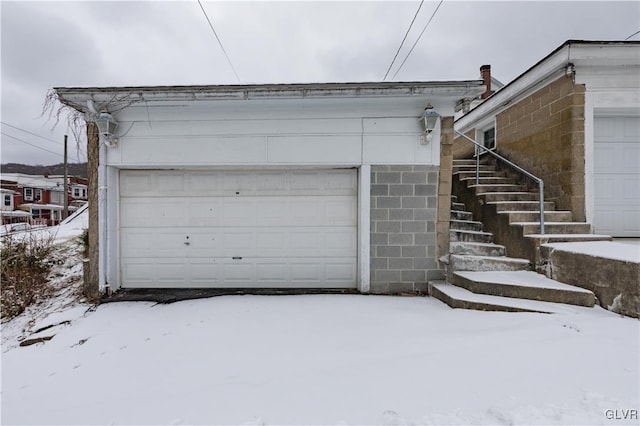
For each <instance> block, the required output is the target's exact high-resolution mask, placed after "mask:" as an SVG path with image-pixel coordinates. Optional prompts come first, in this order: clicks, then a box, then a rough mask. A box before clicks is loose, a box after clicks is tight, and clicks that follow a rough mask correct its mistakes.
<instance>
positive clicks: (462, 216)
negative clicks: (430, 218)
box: [451, 210, 524, 222]
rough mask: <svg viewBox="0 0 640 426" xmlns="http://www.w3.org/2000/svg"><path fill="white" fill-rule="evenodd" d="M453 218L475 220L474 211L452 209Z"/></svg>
mask: <svg viewBox="0 0 640 426" xmlns="http://www.w3.org/2000/svg"><path fill="white" fill-rule="evenodd" d="M451 219H454V220H473V213H471V212H463V211H456V210H452V211H451ZM523 222H524V221H523Z"/></svg>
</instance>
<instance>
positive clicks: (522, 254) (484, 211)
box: [452, 159, 611, 267]
mask: <svg viewBox="0 0 640 426" xmlns="http://www.w3.org/2000/svg"><path fill="white" fill-rule="evenodd" d="M490 161H491V160H489V159H483V160H482V164H481V165H480V173H479V181H478V184H476V163H475V160H474V159H470V160H454V161H453V190H452V192H453V193H454V194H456V195H457V197H458V199H459V200H460V202H462V203H464V204H465V205H466V206H467V207H468V208H469V210H470V211H471V212H472V214H473V216H474V217H475V218H477V219H478V220H480V221H482V223H483V224H484V227H485V230H487V231H489V232H491V233H492V234H493V236H494V238H495V239H496V241H499V242H500V243H501V244H503V245H505V246H506V248H507V250H508V251H509V253H510V254H511V255H512V256H517V257H519V258H525V259H528V260H529V261H530V262H531V263H532V264H533V265H534V266H535V267H541V263H542V261H541V259H540V245H542V244H546V243H551V242H574V241H603V240H604V241H610V240H611V237H610V236H608V235H594V234H591V225H590V224H589V223H586V222H574V221H573V215H572V213H571V212H570V211H563V210H556V205H555V203H554V202H551V201H545V203H544V209H545V213H544V219H545V235H540V212H539V206H540V194H539V193H538V189H537V188H534V189H530V188H529V187H528V186H527V184H526V182H525V183H523V180H522V178H520V177H519V176H518V175H517V174H516V173H515V172H513V171H511V170H510V169H501V168H498V167H497V165H496V164H493V163H491V162H490Z"/></svg>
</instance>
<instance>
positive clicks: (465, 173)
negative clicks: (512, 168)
mask: <svg viewBox="0 0 640 426" xmlns="http://www.w3.org/2000/svg"><path fill="white" fill-rule="evenodd" d="M478 174H479V175H480V177H494V176H497V177H507V172H506V171H498V170H479V173H478ZM453 176H458V179H460V180H462V179H464V178H474V179H475V177H476V170H475V168H474V169H473V170H459V171H457V172H453Z"/></svg>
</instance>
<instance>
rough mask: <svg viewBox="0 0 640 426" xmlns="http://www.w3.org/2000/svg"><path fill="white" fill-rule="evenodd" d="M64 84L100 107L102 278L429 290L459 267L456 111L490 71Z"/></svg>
mask: <svg viewBox="0 0 640 426" xmlns="http://www.w3.org/2000/svg"><path fill="white" fill-rule="evenodd" d="M54 90H55V91H56V93H57V96H58V99H59V101H60V102H62V103H63V104H66V105H67V106H69V107H71V108H74V109H76V110H77V111H80V112H82V113H84V114H89V121H90V123H89V124H88V134H89V142H88V144H89V145H88V146H89V147H90V149H89V152H90V156H89V158H90V159H89V169H90V172H89V174H90V176H92V170H93V171H96V170H97V174H96V175H97V178H96V182H93V181H90V184H89V186H90V187H91V188H100V189H101V190H100V191H97V192H92V193H91V194H90V196H89V211H90V213H89V217H90V218H92V219H90V226H89V239H90V241H95V243H94V244H90V247H91V250H92V251H91V252H90V254H89V257H90V265H92V266H90V272H89V273H88V276H89V279H90V281H91V282H92V283H93V281H94V280H95V282H96V285H98V284H99V285H100V287H101V288H103V289H104V288H105V287H109V288H110V289H111V290H116V289H118V288H144V287H167V288H176V287H178V288H180V287H181V288H194V287H227V288H228V287H233V288H256V287H258V288H321V287H322V288H346V289H358V290H360V291H362V292H375V293H400V292H425V293H426V291H427V281H428V280H430V279H433V278H435V277H442V276H443V275H444V271H443V269H442V266H441V265H440V264H439V263H438V258H439V256H440V255H442V254H444V253H446V252H447V251H448V235H449V232H448V230H449V220H450V202H451V200H450V195H451V164H452V158H451V144H452V143H453V115H454V112H455V106H456V104H458V103H459V102H460V101H461V100H462V99H467V98H468V99H474V98H476V97H477V96H478V95H480V94H481V93H482V92H483V91H484V86H483V82H482V81H480V80H471V81H451V82H403V83H398V82H380V83H319V84H281V85H229V86H164V87H103V88H56V89H54ZM428 106H431V107H432V108H433V111H435V112H436V113H437V114H439V115H440V119H439V125H438V126H437V127H436V128H435V129H434V130H433V132H432V133H431V134H429V135H426V134H425V133H424V130H423V128H422V127H421V125H420V122H419V118H420V117H421V116H422V115H423V113H424V111H425V108H426V107H428ZM91 111H93V113H95V111H99V112H103V111H106V112H110V113H111V114H112V115H113V116H112V118H113V120H112V121H116V122H117V123H118V131H117V132H115V135H113V136H114V138H110V137H109V136H108V135H106V136H105V134H106V133H105V134H103V136H101V137H100V142H98V132H97V129H96V126H95V125H94V124H93V123H91V121H93V120H94V119H96V118H97V119H100V116H102V117H107V115H104V114H100V116H98V117H94V118H91V116H90V114H91ZM92 150H94V151H92ZM98 150H99V153H98ZM92 158H93V160H92ZM98 158H99V162H97V159H98ZM98 164H99V166H98ZM92 197H95V199H94V198H92ZM97 218H99V223H100V226H98V219H97ZM93 238H95V240H94V239H93ZM91 285H93V284H91Z"/></svg>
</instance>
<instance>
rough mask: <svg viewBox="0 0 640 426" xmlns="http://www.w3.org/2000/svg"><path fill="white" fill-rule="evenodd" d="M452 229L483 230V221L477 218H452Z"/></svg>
mask: <svg viewBox="0 0 640 426" xmlns="http://www.w3.org/2000/svg"><path fill="white" fill-rule="evenodd" d="M449 226H450V229H459V230H463V231H482V230H483V229H482V226H483V225H482V222H477V221H475V220H457V219H452V220H450V221H449Z"/></svg>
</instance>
